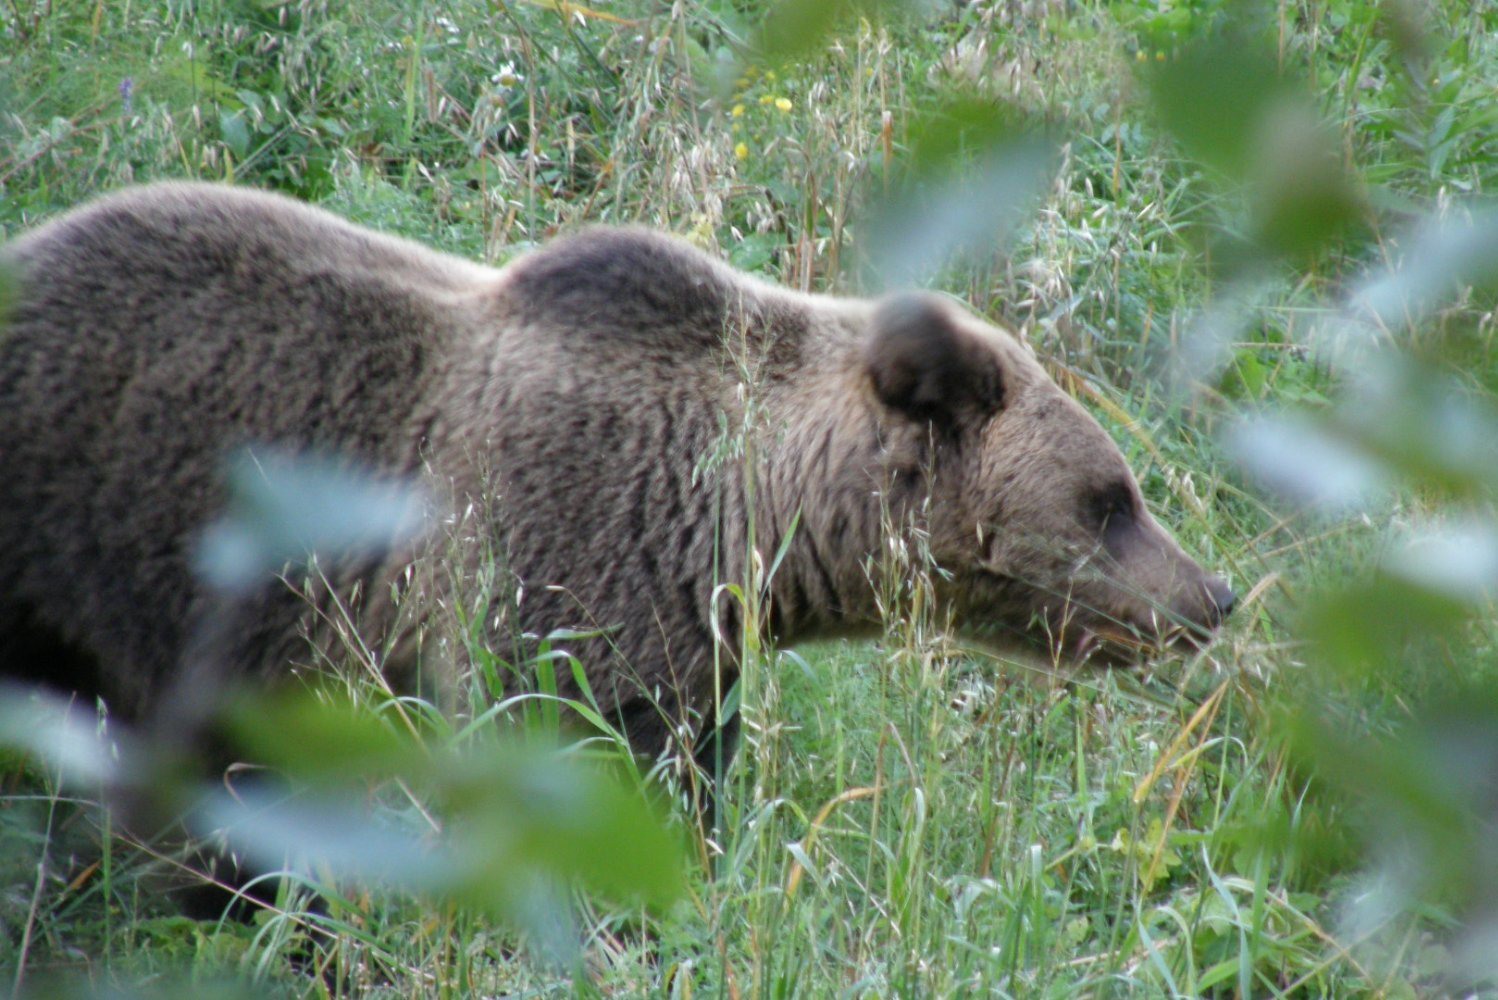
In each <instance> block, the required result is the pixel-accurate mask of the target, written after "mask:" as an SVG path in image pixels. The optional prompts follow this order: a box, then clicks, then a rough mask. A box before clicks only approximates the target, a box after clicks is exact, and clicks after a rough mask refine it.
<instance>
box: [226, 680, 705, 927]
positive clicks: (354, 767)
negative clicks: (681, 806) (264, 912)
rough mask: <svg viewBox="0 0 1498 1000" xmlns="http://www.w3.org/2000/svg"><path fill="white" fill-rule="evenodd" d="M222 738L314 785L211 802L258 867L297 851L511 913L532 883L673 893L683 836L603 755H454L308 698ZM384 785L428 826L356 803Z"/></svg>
mask: <svg viewBox="0 0 1498 1000" xmlns="http://www.w3.org/2000/svg"><path fill="white" fill-rule="evenodd" d="M267 719H275V720H276V723H275V725H267V724H266V720H267ZM229 731H230V734H231V735H232V737H233V740H234V741H235V745H236V746H239V747H242V748H243V749H244V750H245V751H246V752H247V754H248V755H249V756H250V758H251V759H254V760H256V761H257V762H264V763H266V764H268V765H272V766H274V768H275V769H276V771H277V772H278V773H279V774H281V775H283V776H284V777H285V778H286V779H287V781H288V782H289V784H290V785H291V786H292V787H293V788H297V787H300V786H302V785H304V784H305V783H309V782H310V783H311V789H310V791H311V794H310V795H309V794H306V793H296V794H292V795H290V796H284V797H279V798H277V797H270V796H266V795H263V794H262V795H259V796H256V795H254V794H253V793H251V794H245V793H240V794H239V795H237V796H235V797H230V796H227V795H225V796H216V797H214V798H213V799H211V800H210V801H209V803H208V804H207V805H206V806H205V809H204V811H203V813H202V816H203V821H204V822H205V823H206V826H207V827H208V828H210V829H213V830H220V829H222V830H227V832H228V835H229V837H230V839H231V842H232V843H233V844H234V845H235V846H236V848H238V849H240V850H243V851H245V852H246V853H248V854H249V855H250V856H251V857H255V858H259V859H262V860H263V861H264V862H265V863H267V864H272V865H277V864H280V863H281V862H280V859H282V858H283V857H285V856H287V855H291V856H293V857H296V858H301V859H303V861H304V863H312V862H317V863H321V864H326V865H328V866H330V867H331V868H332V869H333V871H334V872H335V873H336V874H338V875H339V876H340V877H352V878H355V879H359V880H373V881H377V882H381V883H384V884H386V885H391V886H395V887H399V888H404V889H408V890H412V891H418V892H427V893H433V894H437V895H440V896H442V897H444V898H448V899H453V900H456V901H458V902H461V903H464V904H466V905H471V906H476V907H478V908H480V909H483V910H485V911H488V912H493V913H497V914H499V915H501V916H504V917H507V918H509V919H516V920H520V919H522V917H523V916H524V912H525V910H526V907H527V906H529V905H530V904H531V903H532V902H534V900H533V899H532V898H531V896H530V895H529V894H530V893H531V892H532V889H533V887H534V886H533V883H534V880H535V879H538V878H539V879H542V880H560V881H561V882H562V883H564V884H565V883H571V882H574V881H575V882H577V883H580V884H581V885H582V886H584V887H585V888H587V889H588V890H589V891H592V892H595V893H599V894H602V895H604V896H607V897H609V898H611V899H614V900H623V901H637V902H643V903H646V904H648V905H652V906H664V905H666V904H668V903H670V902H671V901H672V900H674V899H675V898H676V897H677V896H678V895H679V893H680V892H681V889H682V885H683V881H682V880H683V865H684V861H683V854H682V844H681V842H680V840H679V838H678V837H677V836H675V835H674V834H673V833H672V832H670V830H668V828H667V827H666V825H665V824H664V822H663V821H662V818H661V816H660V814H659V812H658V811H657V810H656V809H655V808H654V807H652V805H651V804H650V802H649V801H647V797H646V793H645V791H644V789H643V788H641V787H640V786H639V785H638V783H636V782H635V781H633V780H632V779H629V778H628V777H627V776H626V775H624V774H623V773H621V772H619V771H617V770H615V769H613V768H610V767H608V766H606V765H605V764H604V763H602V762H600V761H598V760H592V759H589V758H587V757H584V756H580V755H577V754H575V753H573V754H568V753H564V752H559V751H554V750H553V751H542V750H538V749H536V748H535V747H532V746H526V745H524V744H522V743H521V742H519V741H506V740H499V739H493V738H490V739H483V738H479V737H477V736H474V737H472V738H471V739H470V740H469V741H467V745H465V746H464V747H463V748H462V749H458V748H455V747H451V746H447V747H432V746H428V745H427V744H425V743H423V742H422V741H420V740H418V739H417V738H416V737H414V736H413V735H412V734H411V733H410V732H408V731H406V730H405V729H403V728H401V727H399V726H397V725H395V724H392V723H390V722H388V721H387V720H386V719H383V718H379V719H377V718H372V717H369V716H368V715H366V714H364V713H360V712H357V711H355V710H353V709H352V708H351V707H350V706H348V705H346V704H341V703H337V702H331V701H328V700H325V699H318V698H314V697H308V696H301V697H294V698H290V699H286V698H278V699H274V700H261V701H259V702H258V703H257V702H254V701H251V702H248V703H242V704H241V705H240V706H239V707H237V708H236V709H235V710H234V712H233V715H232V716H231V718H230V722H229ZM392 778H393V779H396V780H397V782H398V785H399V787H401V788H403V789H406V790H408V794H410V795H414V796H417V797H419V799H420V800H421V801H422V802H423V803H425V804H424V806H423V807H422V808H421V809H420V810H418V814H419V815H420V816H422V817H426V816H428V815H430V816H432V817H433V818H434V819H435V820H436V823H437V826H436V827H433V826H431V825H430V824H428V823H426V822H425V821H424V820H423V822H421V823H419V824H417V825H416V826H414V827H412V828H411V829H408V830H401V829H397V828H391V827H390V826H389V825H388V824H382V823H380V822H377V821H376V819H375V817H374V815H373V814H372V813H371V812H370V810H369V809H368V808H367V806H361V804H360V803H361V802H362V801H363V800H364V799H365V798H366V796H367V794H368V789H369V787H370V782H371V781H377V780H382V779H392Z"/></svg>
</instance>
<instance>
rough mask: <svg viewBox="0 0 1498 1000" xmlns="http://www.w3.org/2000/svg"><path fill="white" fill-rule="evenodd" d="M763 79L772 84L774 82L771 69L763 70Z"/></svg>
mask: <svg viewBox="0 0 1498 1000" xmlns="http://www.w3.org/2000/svg"><path fill="white" fill-rule="evenodd" d="M765 79H766V80H769V81H770V82H771V83H774V82H775V71H774V70H773V69H767V70H765Z"/></svg>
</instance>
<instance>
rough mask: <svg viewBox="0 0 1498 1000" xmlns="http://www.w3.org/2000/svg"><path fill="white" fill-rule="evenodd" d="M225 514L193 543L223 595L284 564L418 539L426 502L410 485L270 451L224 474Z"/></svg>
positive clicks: (344, 464) (248, 456) (250, 454)
mask: <svg viewBox="0 0 1498 1000" xmlns="http://www.w3.org/2000/svg"><path fill="white" fill-rule="evenodd" d="M228 479H229V502H228V510H227V512H226V513H225V514H224V516H223V517H222V518H220V519H219V520H218V521H217V522H215V523H214V524H212V525H210V526H209V528H208V530H207V531H205V532H204V535H203V539H202V541H201V543H200V544H199V550H198V558H197V568H198V572H199V573H200V574H201V575H202V576H203V577H204V578H205V579H206V580H207V581H208V582H209V583H211V584H212V585H214V586H215V587H218V588H220V589H223V590H231V591H232V590H239V589H242V588H245V587H251V586H254V585H256V584H259V583H261V582H263V581H264V580H265V579H266V577H267V576H268V575H269V574H274V573H277V572H279V571H280V570H281V568H282V567H283V566H285V565H286V564H287V563H289V562H305V561H306V560H307V559H309V558H311V557H312V556H315V555H320V556H322V557H324V558H333V557H342V556H351V557H361V556H369V555H373V554H377V553H379V552H383V551H385V550H387V549H389V548H390V547H392V546H395V545H399V544H400V543H401V542H404V541H406V540H408V539H410V538H412V537H414V536H415V535H416V533H417V532H418V531H420V529H421V527H422V525H423V521H424V511H425V502H426V498H425V495H424V494H423V492H422V490H421V488H420V487H419V486H418V485H417V484H416V483H415V482H414V481H406V480H401V479H394V478H391V477H389V476H383V475H380V474H378V473H376V472H375V471H373V470H365V469H361V468H359V467H357V466H356V465H355V464H354V463H351V462H348V461H345V460H340V459H334V458H330V457H326V456H319V455H311V454H295V453H292V452H287V451H284V450H281V449H279V448H275V447H268V446H260V447H256V448H252V449H247V450H245V451H244V452H242V453H241V454H239V455H238V456H236V457H235V458H234V459H233V461H232V462H231V464H230V466H229V470H228Z"/></svg>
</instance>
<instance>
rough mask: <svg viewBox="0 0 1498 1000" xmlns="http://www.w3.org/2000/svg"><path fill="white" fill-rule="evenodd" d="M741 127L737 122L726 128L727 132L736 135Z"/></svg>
mask: <svg viewBox="0 0 1498 1000" xmlns="http://www.w3.org/2000/svg"><path fill="white" fill-rule="evenodd" d="M743 127H744V126H743V125H742V124H740V123H739V122H734V123H733V124H732V125H730V126H728V131H730V132H733V133H735V134H737V133H738V132H739V131H740V130H741V129H742V128H743Z"/></svg>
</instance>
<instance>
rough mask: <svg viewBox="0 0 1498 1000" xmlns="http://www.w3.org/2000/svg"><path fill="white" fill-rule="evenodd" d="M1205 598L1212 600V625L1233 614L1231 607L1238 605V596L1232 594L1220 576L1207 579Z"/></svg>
mask: <svg viewBox="0 0 1498 1000" xmlns="http://www.w3.org/2000/svg"><path fill="white" fill-rule="evenodd" d="M1207 596H1208V597H1209V598H1211V600H1212V610H1213V612H1214V618H1215V621H1214V624H1217V623H1220V622H1221V621H1222V620H1223V619H1224V618H1226V617H1227V616H1228V615H1230V614H1232V613H1233V606H1234V605H1236V604H1237V603H1238V595H1237V594H1235V593H1233V588H1232V587H1229V586H1228V584H1227V581H1226V580H1224V579H1223V578H1222V577H1220V576H1213V577H1209V578H1208V579H1207Z"/></svg>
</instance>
